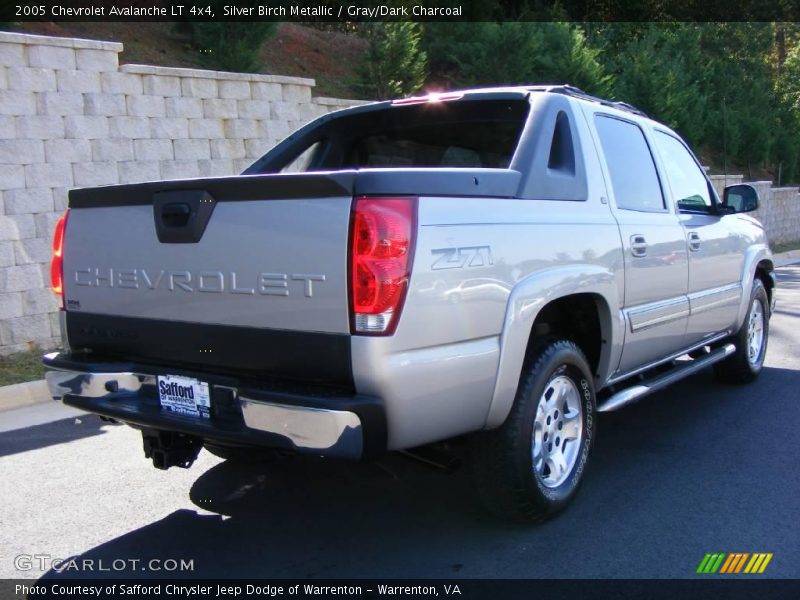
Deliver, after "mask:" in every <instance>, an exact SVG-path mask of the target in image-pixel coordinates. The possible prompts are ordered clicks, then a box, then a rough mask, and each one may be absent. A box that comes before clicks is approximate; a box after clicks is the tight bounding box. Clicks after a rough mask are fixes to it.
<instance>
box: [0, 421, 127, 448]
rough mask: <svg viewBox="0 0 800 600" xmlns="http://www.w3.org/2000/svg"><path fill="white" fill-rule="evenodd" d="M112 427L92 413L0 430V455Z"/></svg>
mask: <svg viewBox="0 0 800 600" xmlns="http://www.w3.org/2000/svg"><path fill="white" fill-rule="evenodd" d="M105 427H113V425H111V424H109V423H104V422H103V421H101V420H100V419H99V418H98V417H96V416H94V415H85V416H83V415H82V416H81V417H78V418H75V417H70V418H67V419H59V420H58V421H53V422H50V423H44V424H42V425H34V426H33V427H24V428H21V429H12V430H10V431H3V432H0V456H10V455H12V454H19V453H21V452H28V451H29V450H37V449H39V448H46V447H48V446H54V445H56V444H66V443H69V442H74V441H75V440H80V439H83V438H87V437H91V436H95V435H102V434H103V428H105Z"/></svg>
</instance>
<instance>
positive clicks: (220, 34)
mask: <svg viewBox="0 0 800 600" xmlns="http://www.w3.org/2000/svg"><path fill="white" fill-rule="evenodd" d="M225 4H227V2H226V0H211V2H210V5H211V7H212V10H213V11H214V14H216V15H217V16H218V17H219V16H220V15H222V14H223V7H224V6H225ZM257 5H258V2H254V1H247V0H245V1H244V2H243V3H242V2H240V3H239V6H252V7H256V6H257ZM187 24H188V29H189V33H190V35H191V37H192V42H193V44H194V45H195V47H197V49H198V50H200V52H201V54H200V56H201V57H202V58H203V62H205V63H206V64H208V65H209V66H210V67H213V68H217V69H222V70H225V71H245V72H253V71H257V70H258V69H259V67H260V66H261V46H262V45H263V44H264V42H265V41H267V40H268V39H269V38H270V37H272V35H274V33H275V30H276V29H277V26H278V24H277V23H275V22H268V21H242V22H239V21H224V20H215V21H189V22H188V23H187Z"/></svg>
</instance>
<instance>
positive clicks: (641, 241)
mask: <svg viewBox="0 0 800 600" xmlns="http://www.w3.org/2000/svg"><path fill="white" fill-rule="evenodd" d="M631 254H633V255H634V256H636V257H639V258H641V257H643V256H647V240H646V239H645V237H644V236H643V235H641V234H638V233H637V234H635V235H632V236H631Z"/></svg>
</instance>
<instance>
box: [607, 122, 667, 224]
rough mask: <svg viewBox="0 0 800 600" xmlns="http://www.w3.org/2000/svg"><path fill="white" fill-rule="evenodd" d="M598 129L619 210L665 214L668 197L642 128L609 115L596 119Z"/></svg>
mask: <svg viewBox="0 0 800 600" xmlns="http://www.w3.org/2000/svg"><path fill="white" fill-rule="evenodd" d="M595 125H596V127H597V133H598V135H599V137H600V145H601V146H602V147H603V154H604V155H605V158H606V164H607V165H608V171H609V175H610V176H611V187H612V188H613V190H614V198H615V200H616V204H617V207H618V208H621V209H624V210H635V211H640V212H664V210H665V209H666V207H665V204H664V195H663V193H662V191H661V183H660V181H659V179H658V173H657V172H656V166H655V163H654V162H653V155H652V154H651V153H650V147H649V146H648V144H647V140H646V139H645V137H644V133H643V132H642V130H641V129H640V128H639V126H638V125H635V124H634V123H631V122H629V121H623V120H622V119H617V118H615V117H611V116H607V115H596V116H595Z"/></svg>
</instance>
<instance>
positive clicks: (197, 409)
mask: <svg viewBox="0 0 800 600" xmlns="http://www.w3.org/2000/svg"><path fill="white" fill-rule="evenodd" d="M156 388H157V393H158V403H159V405H160V406H161V410H162V411H165V412H168V413H173V414H176V415H181V416H185V417H194V418H198V419H204V420H206V419H210V418H211V392H210V388H209V385H208V382H207V381H201V380H200V379H197V378H195V377H185V376H183V375H159V376H158V377H157V381H156Z"/></svg>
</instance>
